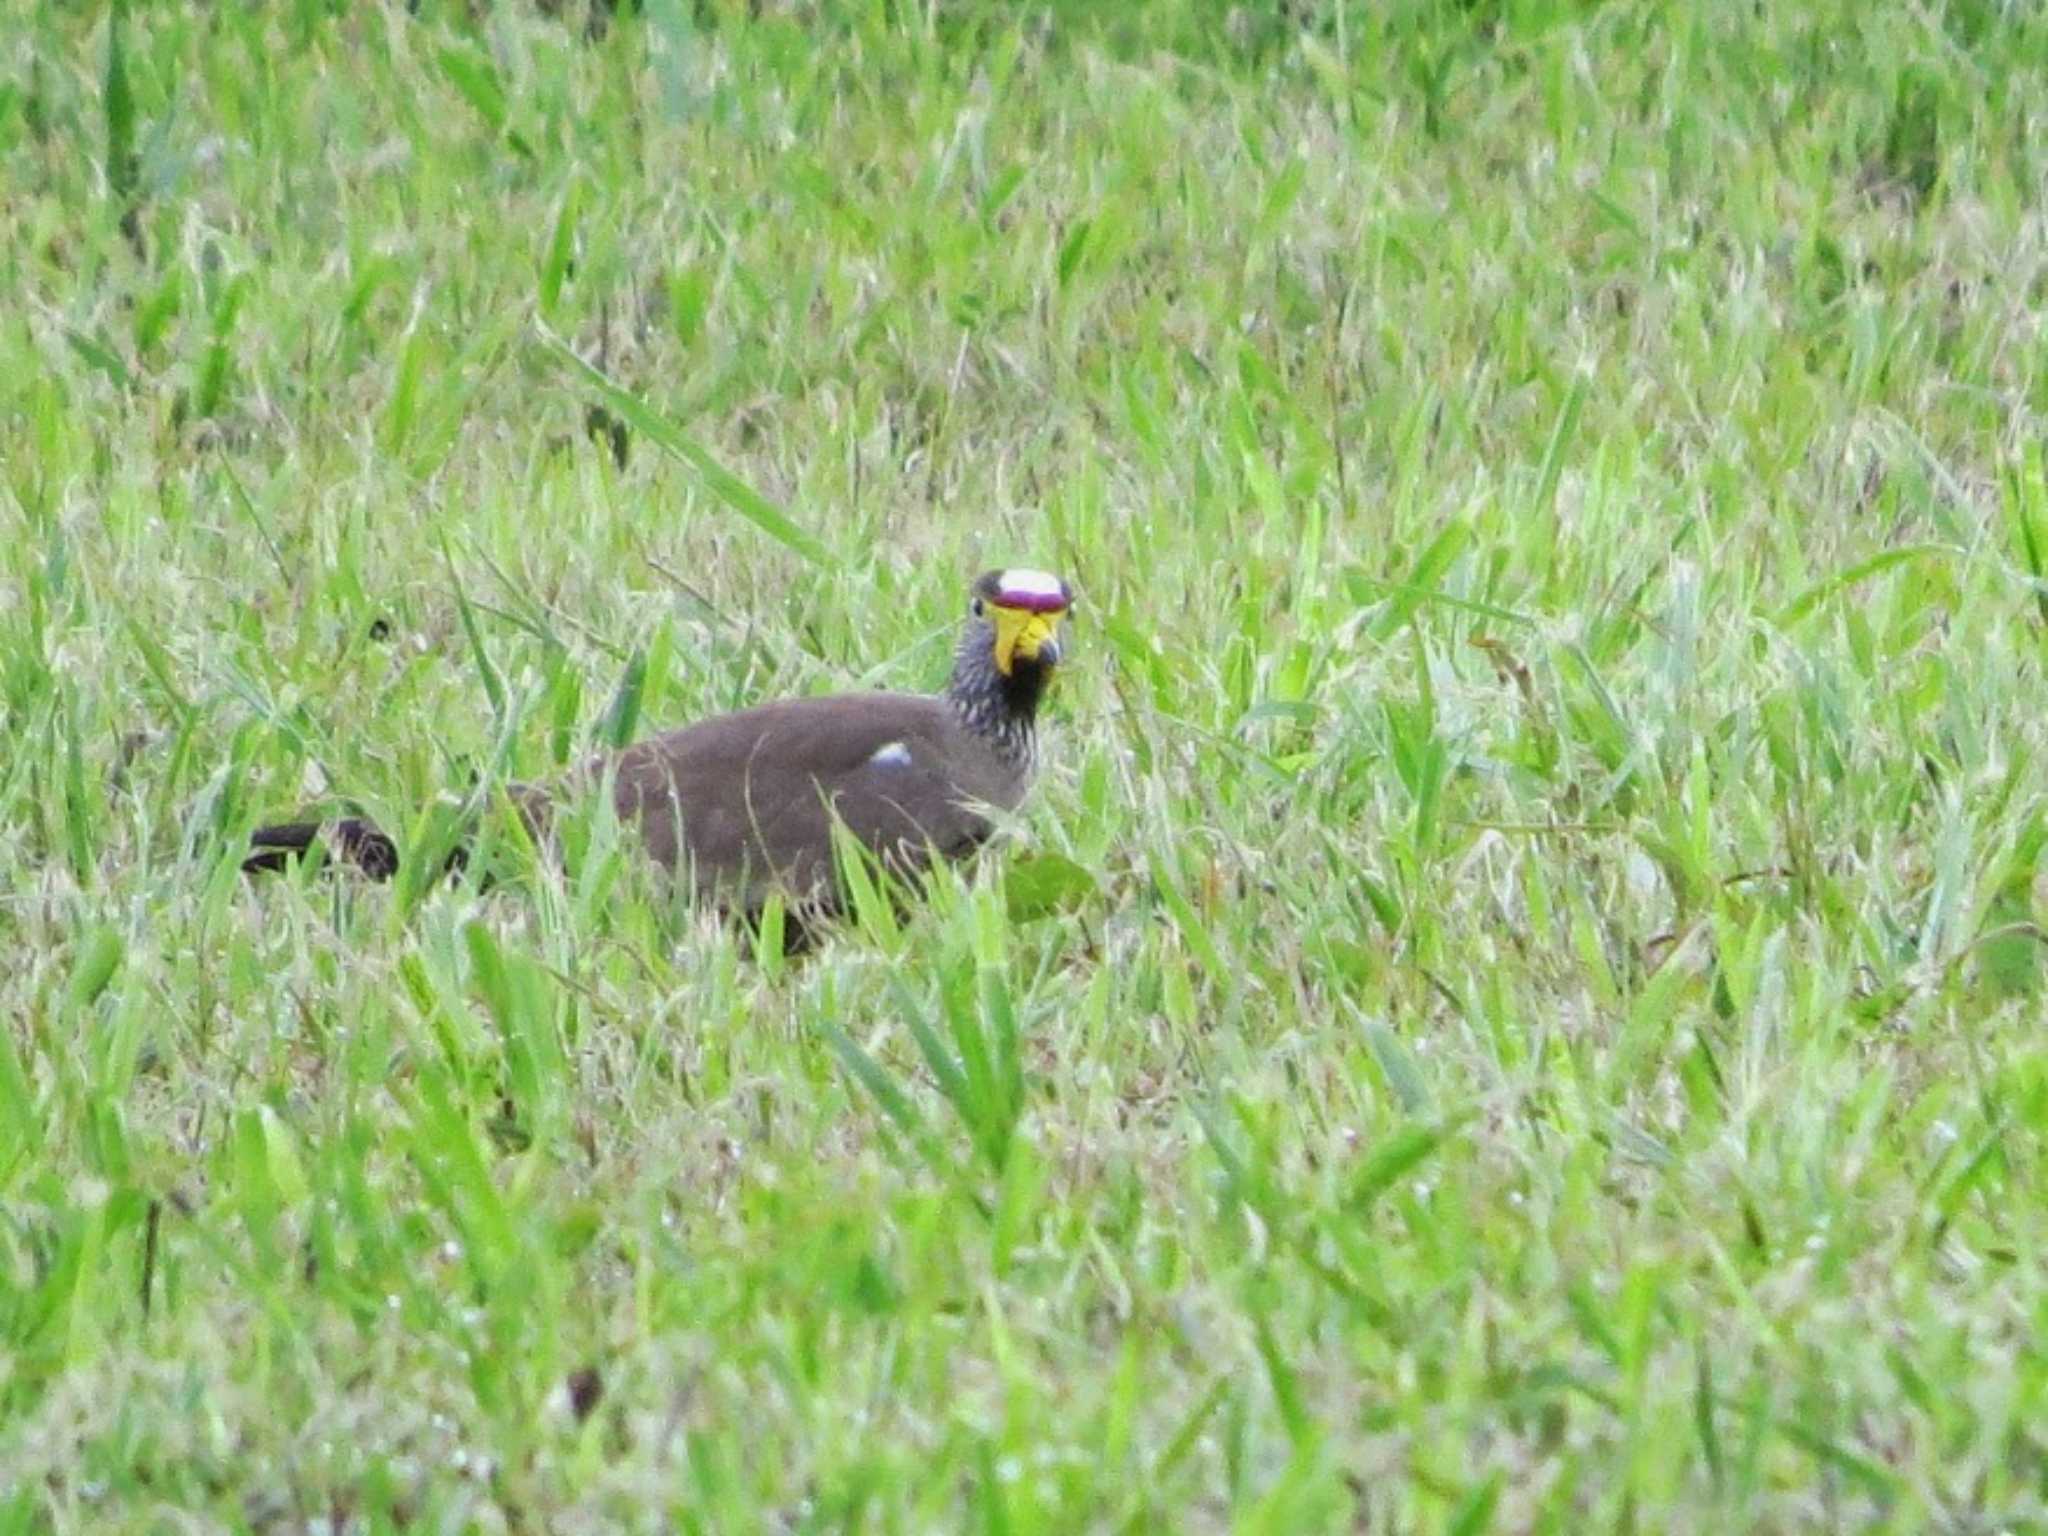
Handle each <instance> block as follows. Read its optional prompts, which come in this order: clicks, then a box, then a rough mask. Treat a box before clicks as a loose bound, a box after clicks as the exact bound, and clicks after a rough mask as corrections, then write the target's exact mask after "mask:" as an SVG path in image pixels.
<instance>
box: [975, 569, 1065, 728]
mask: <svg viewBox="0 0 2048 1536" xmlns="http://www.w3.org/2000/svg"><path fill="white" fill-rule="evenodd" d="M1073 600H1074V599H1073V594H1072V593H1071V592H1069V591H1068V590H1067V584H1066V583H1065V582H1064V581H1061V580H1060V579H1059V577H1057V576H1053V575H1049V574H1048V573H1047V572H1045V571H1032V570H1026V569H1024V568H1023V567H1022V566H1012V567H1010V568H1009V569H1008V570H1002V571H990V572H988V573H987V574H986V575H983V576H979V577H977V578H976V579H975V582H974V585H973V587H972V588H971V589H970V590H969V592H968V595H967V625H966V627H965V628H964V629H963V630H962V631H961V633H960V648H959V650H958V651H957V652H956V653H955V655H954V658H953V680H952V682H951V683H949V684H948V685H947V688H946V692H947V693H948V694H949V695H950V696H951V698H952V700H953V704H954V706H955V707H956V708H957V709H958V710H959V711H960V713H961V716H962V718H964V719H965V720H966V721H967V723H968V724H969V725H970V726H972V727H973V728H974V729H975V730H977V731H980V732H981V733H983V734H984V735H987V736H991V737H993V738H994V739H995V740H997V741H998V742H1001V743H1002V744H1003V749H1004V750H1005V751H1010V752H1013V753H1016V754H1017V755H1018V756H1020V757H1021V758H1022V759H1023V760H1025V761H1029V759H1030V755H1031V751H1032V747H1031V741H1032V735H1031V728H1032V721H1033V720H1034V719H1035V718H1036V717H1037V714H1038V700H1039V695H1040V694H1042V693H1043V692H1044V691H1045V685H1046V684H1047V683H1049V682H1051V681H1052V672H1053V668H1054V667H1055V666H1057V665H1058V663H1059V659H1060V642H1059V627H1060V620H1061V618H1063V617H1064V616H1065V614H1066V611H1067V609H1068V608H1069V607H1070V606H1071V605H1072V603H1073Z"/></svg>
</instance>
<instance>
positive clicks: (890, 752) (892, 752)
mask: <svg viewBox="0 0 2048 1536" xmlns="http://www.w3.org/2000/svg"><path fill="white" fill-rule="evenodd" d="M868 762H869V763H870V764H871V765H873V766H874V767H876V768H908V767H909V766H910V748H908V747H906V746H905V745H903V743H902V742H900V741H885V742H883V743H882V745H880V746H879V747H877V748H875V752H874V755H873V756H872V757H870V758H869V759H868Z"/></svg>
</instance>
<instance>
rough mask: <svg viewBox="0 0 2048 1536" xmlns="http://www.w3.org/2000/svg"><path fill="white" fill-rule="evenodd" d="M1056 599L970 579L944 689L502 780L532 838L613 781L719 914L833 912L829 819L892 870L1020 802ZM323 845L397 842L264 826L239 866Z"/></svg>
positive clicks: (653, 851)
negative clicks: (567, 797)
mask: <svg viewBox="0 0 2048 1536" xmlns="http://www.w3.org/2000/svg"><path fill="white" fill-rule="evenodd" d="M1068 601H1069V599H1068V594H1067V590H1066V588H1065V586H1064V584H1062V583H1060V582H1058V581H1057V580H1056V579H1055V578H1052V577H1049V576H1045V575H1043V574H1042V573H1039V572H1033V571H995V572H990V573H989V574H988V575H985V576H983V577H981V578H980V579H979V580H978V581H976V582H975V584H974V587H973V590H972V593H971V596H970V612H969V616H968V619H967V622H966V625H965V626H964V628H963V630H962V632H961V638H960V643H959V646H958V648H957V650H956V652H955V656H954V665H953V675H952V678H951V680H950V681H949V683H948V684H947V687H946V689H945V691H944V692H942V693H939V694H933V695H920V694H896V693H863V694H839V695H834V696H830V697H825V698H805V699H786V700H782V701H779V702H777V703H772V704H763V705H760V706H758V707H756V708H753V709H747V710H741V711H739V712H738V713H736V714H730V715H721V716H719V717H717V718H716V719H712V720H705V721H701V722H699V723H697V724H695V725H690V726H685V727H684V728H682V729H681V730H676V731H670V732H668V733H667V734H665V735H661V736H655V737H651V738H649V739H648V740H646V741H642V742H639V743H637V744H635V745H634V746H631V747H628V748H626V749H625V750H624V751H622V752H619V753H616V754H608V755H606V756H603V757H599V758H594V759H592V760H590V761H588V762H586V763H585V764H583V765H582V766H581V767H580V768H579V769H577V770H576V771H575V772H574V773H573V774H571V775H570V776H569V780H568V781H567V782H566V783H564V784H561V785H557V786H553V787H549V786H533V785H515V786H513V787H512V789H511V792H510V793H511V798H512V800H513V803H514V804H515V805H516V806H517V807H518V808H519V810H520V813H521V815H522V816H523V817H524V819H525V820H526V822H527V825H528V827H529V829H530V830H531V831H533V832H534V834H535V835H536V837H537V838H540V839H544V838H545V835H546V830H547V824H548V822H549V820H550V819H551V817H552V813H553V808H554V806H555V805H556V803H557V802H558V801H559V799H560V798H561V796H562V794H563V793H564V792H565V791H573V790H574V789H576V788H578V787H579V786H582V785H588V784H589V783H591V782H593V781H598V780H602V779H603V778H605V777H606V776H609V777H610V779H611V782H612V786H613V789H612V794H613V803H614V805H615V807H616V809H617V811H618V815H619V818H620V820H621V821H623V822H626V823H628V824H631V825H633V826H635V827H637V828H638V830H639V833H640V836H641V839H642V841H643V842H644V844H645V846H646V849H647V852H648V853H649V855H650V856H651V857H652V858H653V859H654V860H655V861H656V862H657V863H659V864H660V865H661V866H662V867H663V868H665V869H668V870H670V871H672V872H675V873H679V874H684V875H687V876H688V877H690V878H691V879H693V880H694V881H695V883H696V886H697V888H698V889H699V890H700V891H701V892H702V893H704V894H706V895H707V896H709V897H710V898H712V899H714V900H715V901H717V903H718V904H719V905H720V906H723V907H725V908H727V909H728V910H732V911H736V912H741V913H745V914H753V913H757V912H758V911H759V910H760V908H761V906H762V904H763V903H764V902H765V901H766V900H767V898H768V895H769V893H770V892H771V891H780V892H781V893H783V894H784V896H785V897H786V898H787V899H788V901H789V902H790V904H791V905H792V906H793V907H795V908H797V909H799V910H806V911H817V910H820V909H825V910H829V909H830V908H832V907H834V906H836V905H837V898H838V883H837V864H836V861H835V854H834V849H833V824H834V822H835V820H836V821H837V822H838V823H839V824H840V825H843V826H844V828H845V829H846V831H847V832H848V833H849V834H850V835H851V836H852V838H853V839H854V840H855V841H856V842H857V843H859V844H860V845H861V846H862V847H864V848H866V849H867V850H868V851H869V852H870V853H872V854H874V855H875V856H876V857H878V858H879V859H881V860H882V861H883V862H884V863H885V864H886V865H888V866H890V867H891V868H893V869H895V870H896V871H898V872H899V873H903V872H908V871H910V870H913V869H915V868H917V867H920V866H921V865H923V864H924V863H926V862H927V861H929V860H930V859H931V858H933V857H939V858H959V857H963V856H965V855H967V854H970V853H972V852H973V851H974V850H975V849H976V848H978V847H979V846H980V845H981V844H982V843H983V842H985V841H986V840H987V838H988V837H989V835H990V833H991V832H992V831H993V830H994V826H993V822H992V820H991V813H997V812H1003V811H1009V810H1014V809H1015V808H1016V807H1017V805H1018V804H1019V803H1020V802H1021V801H1022V800H1023V798H1024V794H1025V792H1026V791H1027V790H1028V789H1029V788H1030V784H1031V780H1032V777H1033V775H1034V772H1035V770H1036V767H1037V737H1036V721H1037V711H1038V702H1039V698H1040V695H1041V693H1042V692H1043V689H1044V687H1045V685H1046V683H1047V682H1048V681H1049V680H1050V678H1051V675H1052V669H1053V667H1054V666H1055V665H1056V664H1057V662H1058V659H1059V646H1058V643H1057V641H1056V639H1055V637H1054V631H1055V630H1056V628H1057V626H1058V622H1059V618H1060V615H1061V614H1062V613H1064V612H1065V610H1066V607H1067V604H1068ZM323 841H325V842H327V843H328V844H331V845H332V847H333V849H334V850H335V851H336V852H338V853H339V854H340V856H341V857H342V858H343V859H345V860H346V861H348V862H349V863H350V864H352V865H354V866H355V867H356V868H358V869H360V870H362V871H363V872H364V873H365V874H368V875H370V876H371V877H372V878H375V879H388V878H389V877H390V876H391V875H392V874H393V873H395V872H396V870H397V868H398V850H397V847H396V845H395V844H394V843H393V842H392V840H391V839H390V838H389V837H387V836H385V835H384V834H383V833H382V832H380V831H378V830H377V829H376V828H375V827H374V826H372V825H371V824H370V823H368V822H366V821H363V820H361V819H360V818H343V819H340V820H337V821H334V822H332V823H321V822H311V821H301V822H294V823H289V824H284V825H280V826H274V827H265V828H262V829H260V830H259V831H258V832H257V833H256V834H255V838H254V845H255V846H254V851H253V852H252V853H251V854H250V856H249V858H248V859H247V860H246V861H245V862H244V865H243V867H244V868H245V869H249V870H268V869H278V868H282V867H283V866H284V865H286V864H288V863H290V862H292V861H294V860H296V859H297V858H299V857H301V856H303V855H304V854H305V853H307V852H308V851H309V850H310V849H311V848H312V847H313V846H314V845H315V844H317V843H321V842H323ZM462 857H463V856H462V855H461V854H460V852H458V854H457V857H456V859H455V860H454V862H456V863H460V862H461V861H462Z"/></svg>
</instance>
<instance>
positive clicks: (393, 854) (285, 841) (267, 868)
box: [242, 816, 398, 880]
mask: <svg viewBox="0 0 2048 1536" xmlns="http://www.w3.org/2000/svg"><path fill="white" fill-rule="evenodd" d="M323 841H324V842H325V843H326V845H327V846H328V847H329V848H330V849H331V850H332V851H333V852H335V853H338V854H339V855H340V856H341V857H342V858H343V859H346V860H347V861H348V862H349V863H350V864H353V865H354V866H355V867H356V868H357V869H359V870H361V871H362V872H363V873H364V874H365V875H367V876H369V877H370V878H371V879H372V880H389V879H390V878H391V877H392V876H393V875H395V874H397V873H398V845H397V844H396V843H394V842H393V841H392V840H391V839H390V838H389V837H387V836H385V834H384V833H382V832H380V831H379V830H378V829H377V827H376V825H375V824H374V823H372V822H368V821H365V820H363V819H362V818H361V817H360V816H344V817H342V818H341V819H340V820H338V821H335V822H333V823H332V824H331V825H330V823H327V822H324V821H288V822H281V823H279V824H278V825H277V826H274V827H258V828H257V829H256V831H255V832H254V833H253V834H252V835H251V836H250V838H249V844H250V847H251V848H252V849H253V850H254V851H253V852H251V853H250V855H249V856H248V857H247V858H246V859H244V860H242V872H243V873H244V874H251V875H254V874H263V873H266V872H271V871H277V870H284V869H289V868H290V867H291V866H292V865H294V864H296V863H298V862H299V860H301V859H303V858H305V857H306V855H307V854H309V853H311V852H312V851H313V850H314V849H315V848H316V847H319V846H321V845H322V843H323Z"/></svg>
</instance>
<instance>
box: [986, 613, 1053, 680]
mask: <svg viewBox="0 0 2048 1536" xmlns="http://www.w3.org/2000/svg"><path fill="white" fill-rule="evenodd" d="M989 612H990V616H991V618H992V619H993V620H994V623H995V627H996V670H997V671H998V672H1000V673H1002V674H1003V676H1005V677H1008V676H1009V675H1010V668H1011V667H1012V666H1013V665H1014V664H1015V662H1016V659H1017V658H1018V657H1020V656H1021V657H1023V658H1024V660H1026V661H1036V660H1038V658H1039V654H1040V653H1041V652H1043V651H1045V650H1046V649H1047V648H1048V647H1050V648H1051V651H1052V654H1053V656H1054V657H1057V656H1058V655H1059V645H1058V643H1057V641H1056V640H1055V638H1054V637H1055V635H1056V634H1057V632H1058V630H1059V627H1060V616H1059V615H1058V614H1057V613H1035V612H1033V611H1032V610H1031V609H1029V608H1007V607H1005V606H1004V605H1003V604H1001V603H991V604H990V605H989Z"/></svg>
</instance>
